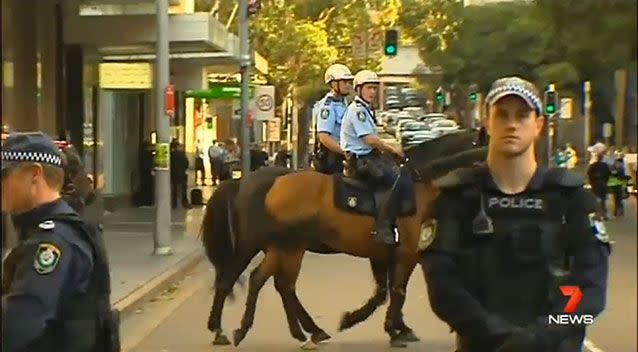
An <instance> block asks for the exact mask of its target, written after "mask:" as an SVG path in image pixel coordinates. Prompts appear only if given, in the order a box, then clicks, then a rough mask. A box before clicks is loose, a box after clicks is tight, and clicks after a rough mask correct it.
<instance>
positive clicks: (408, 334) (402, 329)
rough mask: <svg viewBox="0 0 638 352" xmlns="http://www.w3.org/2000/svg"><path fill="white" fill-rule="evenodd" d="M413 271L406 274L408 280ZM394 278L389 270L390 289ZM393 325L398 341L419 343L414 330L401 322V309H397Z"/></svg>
mask: <svg viewBox="0 0 638 352" xmlns="http://www.w3.org/2000/svg"><path fill="white" fill-rule="evenodd" d="M413 270H414V267H412V270H410V273H409V274H408V280H409V278H410V277H411V276H412V271H413ZM395 276H396V273H395V272H394V271H392V270H391V271H390V272H389V286H390V287H392V285H393V283H394V282H396V279H395ZM406 287H407V284H406ZM394 325H395V328H396V329H397V330H398V331H399V336H398V337H397V338H398V339H399V340H403V341H406V342H416V341H419V338H418V337H417V336H416V335H415V334H414V330H412V328H410V327H409V326H407V324H406V323H405V321H404V320H403V311H402V309H401V308H399V313H398V316H397V317H396V321H395V322H394Z"/></svg>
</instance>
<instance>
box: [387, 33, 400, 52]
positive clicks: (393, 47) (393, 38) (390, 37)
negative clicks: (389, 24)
mask: <svg viewBox="0 0 638 352" xmlns="http://www.w3.org/2000/svg"><path fill="white" fill-rule="evenodd" d="M398 45H399V32H398V31H397V30H396V29H388V30H387V31H385V46H384V48H385V50H384V51H385V55H386V56H395V55H396V54H397V49H398V48H397V46H398Z"/></svg>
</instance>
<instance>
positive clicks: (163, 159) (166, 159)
mask: <svg viewBox="0 0 638 352" xmlns="http://www.w3.org/2000/svg"><path fill="white" fill-rule="evenodd" d="M170 162H171V149H170V145H169V144H168V143H157V144H155V169H156V170H168V167H169V165H170Z"/></svg>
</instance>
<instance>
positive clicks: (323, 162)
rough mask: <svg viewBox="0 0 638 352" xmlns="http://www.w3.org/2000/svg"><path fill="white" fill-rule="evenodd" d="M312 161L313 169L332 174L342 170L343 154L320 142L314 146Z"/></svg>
mask: <svg viewBox="0 0 638 352" xmlns="http://www.w3.org/2000/svg"><path fill="white" fill-rule="evenodd" d="M315 149H316V150H315V155H314V158H313V163H314V166H315V170H316V171H318V172H321V173H326V174H333V173H340V172H341V171H342V170H343V156H342V155H341V154H339V153H335V152H333V151H332V150H330V149H328V148H326V146H324V145H323V144H321V143H318V146H316V148H315Z"/></svg>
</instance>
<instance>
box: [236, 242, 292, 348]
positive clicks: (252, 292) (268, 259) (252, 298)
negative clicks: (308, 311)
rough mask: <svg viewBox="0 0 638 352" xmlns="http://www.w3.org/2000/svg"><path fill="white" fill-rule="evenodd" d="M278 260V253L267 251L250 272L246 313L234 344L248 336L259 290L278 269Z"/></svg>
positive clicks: (253, 318)
mask: <svg viewBox="0 0 638 352" xmlns="http://www.w3.org/2000/svg"><path fill="white" fill-rule="evenodd" d="M278 260H279V258H278V257H277V253H275V252H274V251H266V256H265V257H264V259H263V260H262V261H261V263H259V266H257V267H256V268H255V269H253V271H252V272H251V273H250V278H249V279H248V296H247V297H246V308H245V309H244V315H243V317H242V319H241V325H240V327H239V329H237V330H235V331H234V332H233V344H234V345H235V346H238V345H239V343H240V342H241V341H242V340H243V339H244V338H245V337H246V334H247V333H248V330H249V329H250V328H251V327H252V326H253V322H254V320H255V309H256V307H257V297H258V296H259V291H260V290H261V288H262V287H264V284H265V283H266V281H268V279H269V278H270V277H271V276H272V275H274V274H275V272H276V271H277V267H278ZM304 339H305V336H304Z"/></svg>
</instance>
